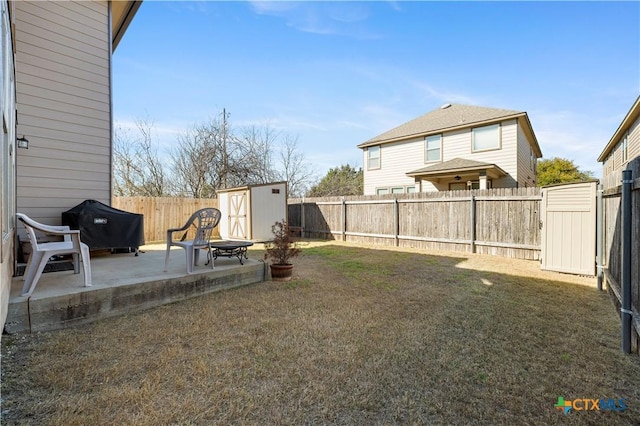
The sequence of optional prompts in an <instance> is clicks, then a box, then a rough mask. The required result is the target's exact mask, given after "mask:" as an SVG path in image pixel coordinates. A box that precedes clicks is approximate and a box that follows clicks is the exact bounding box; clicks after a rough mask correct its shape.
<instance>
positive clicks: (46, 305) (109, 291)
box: [5, 244, 267, 333]
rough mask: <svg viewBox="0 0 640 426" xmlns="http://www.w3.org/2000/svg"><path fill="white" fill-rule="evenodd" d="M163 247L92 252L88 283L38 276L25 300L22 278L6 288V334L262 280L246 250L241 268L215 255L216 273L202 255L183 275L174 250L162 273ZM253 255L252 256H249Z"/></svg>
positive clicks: (259, 264)
mask: <svg viewBox="0 0 640 426" xmlns="http://www.w3.org/2000/svg"><path fill="white" fill-rule="evenodd" d="M165 250H166V245H164V244H153V245H146V246H143V247H141V248H140V254H139V255H138V256H135V255H134V253H119V254H111V253H109V252H108V251H103V252H92V253H91V272H92V279H93V285H92V286H91V287H84V285H83V278H82V276H83V275H82V271H81V273H80V274H74V273H73V271H72V270H71V271H60V272H49V273H45V274H42V277H41V278H40V280H39V281H38V285H37V287H36V289H35V290H34V292H33V293H32V294H31V296H30V297H22V296H20V292H21V290H22V286H23V284H24V280H23V277H14V278H13V280H12V284H11V295H10V300H9V312H8V317H7V321H6V324H5V331H6V332H7V333H25V332H26V333H29V332H35V331H48V330H55V329H60V328H66V327H73V326H75V325H78V324H83V323H88V322H92V321H96V320H99V319H102V318H107V317H111V316H116V315H123V314H128V313H132V312H136V311H140V310H143V309H148V308H151V307H154V306H159V305H162V304H166V303H171V302H176V301H180V300H184V299H188V298H190V297H195V296H199V295H202V294H205V293H210V292H213V291H219V290H225V289H231V288H234V287H239V286H244V285H248V284H254V283H259V282H262V281H264V280H265V277H266V276H267V273H266V272H265V271H266V270H267V269H266V268H265V264H264V262H263V261H262V260H261V259H258V258H257V257H258V256H256V255H253V256H252V252H251V250H249V252H248V257H249V258H248V259H243V262H244V265H241V264H240V262H239V260H238V258H236V257H231V258H227V257H219V258H218V259H216V261H215V269H213V270H212V269H211V267H210V265H205V264H204V263H205V262H206V255H204V256H202V258H204V259H202V258H201V259H200V264H199V265H198V266H196V267H194V273H193V274H190V275H189V274H187V273H186V265H185V253H184V250H182V249H180V248H175V247H174V248H173V249H172V250H171V256H170V260H169V267H168V270H167V272H164V271H163V269H164V258H165ZM252 257H253V258H252Z"/></svg>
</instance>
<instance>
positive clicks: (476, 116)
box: [358, 104, 542, 157]
mask: <svg viewBox="0 0 640 426" xmlns="http://www.w3.org/2000/svg"><path fill="white" fill-rule="evenodd" d="M521 117H522V118H524V120H525V125H524V127H528V129H526V130H527V131H528V133H530V135H531V137H532V140H533V145H534V149H535V150H536V151H537V152H536V154H538V156H539V157H541V156H542V152H541V151H540V147H539V146H538V141H537V140H536V137H535V135H534V133H533V129H532V128H531V123H530V122H529V118H528V116H527V113H526V112H524V111H515V110H509V109H500V108H487V107H479V106H472V105H461V104H446V105H443V106H442V107H440V108H438V109H435V110H433V111H431V112H428V113H426V114H424V115H421V116H420V117H418V118H415V119H413V120H411V121H408V122H406V123H404V124H401V125H400V126H398V127H395V128H393V129H391V130H389V131H387V132H384V133H382V134H380V135H378V136H375V137H373V138H371V139H369V140H368V141H366V142H363V143H361V144H360V145H358V148H365V147H367V146H371V145H378V144H381V143H388V142H395V141H401V140H403V139H409V138H412V137H419V136H426V135H428V134H433V133H439V132H442V131H445V130H447V131H449V130H453V129H462V128H466V127H472V126H476V125H479V124H485V123H486V124H489V123H491V122H496V121H502V120H505V119H510V118H521Z"/></svg>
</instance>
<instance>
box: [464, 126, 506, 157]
mask: <svg viewBox="0 0 640 426" xmlns="http://www.w3.org/2000/svg"><path fill="white" fill-rule="evenodd" d="M471 134H472V136H471V137H472V139H473V147H472V150H473V152H476V151H488V150H491V149H500V125H499V124H492V125H490V126H484V127H476V128H475V129H473V130H472V131H471Z"/></svg>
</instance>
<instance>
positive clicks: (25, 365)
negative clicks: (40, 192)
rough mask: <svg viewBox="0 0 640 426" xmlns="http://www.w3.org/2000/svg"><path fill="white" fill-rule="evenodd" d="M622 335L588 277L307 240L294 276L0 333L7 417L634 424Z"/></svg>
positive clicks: (65, 421) (639, 386) (28, 420)
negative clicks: (561, 401)
mask: <svg viewBox="0 0 640 426" xmlns="http://www.w3.org/2000/svg"><path fill="white" fill-rule="evenodd" d="M259 256H260V252H259V251H258V250H254V251H253V252H250V257H256V258H257V257H259ZM619 335H620V323H619V319H618V317H617V315H616V312H615V311H614V308H613V305H612V303H611V301H610V299H609V296H608V295H607V294H606V293H599V292H598V291H597V290H596V289H595V287H594V280H593V279H587V278H581V277H574V276H567V275H562V274H555V273H549V272H543V271H540V270H539V264H538V263H537V262H531V261H518V260H510V259H504V258H500V257H490V256H480V255H466V254H459V253H458V254H456V253H440V252H438V253H436V252H425V251H418V250H406V251H402V250H396V249H379V248H377V249H374V248H371V247H358V246H355V245H344V244H338V243H328V244H327V243H325V244H312V245H307V246H306V247H304V249H303V254H302V255H301V256H300V257H299V258H298V259H297V260H296V268H295V277H294V280H293V281H291V282H289V283H276V282H266V283H261V284H257V285H252V286H249V287H245V288H240V289H235V290H231V291H225V292H219V293H214V294H209V295H207V296H204V297H200V298H197V299H192V300H189V301H186V302H180V303H175V304H172V305H166V306H162V307H159V308H155V309H152V310H148V311H145V312H142V313H139V314H132V315H129V316H124V317H119V318H112V319H109V320H105V321H101V322H98V323H94V324H91V325H88V326H82V327H78V328H75V329H70V330H63V331H57V332H49V333H39V334H33V335H27V336H6V335H5V336H3V338H2V424H38V425H40V424H57V425H89V424H92V425H100V424H110V425H111V424H136V425H160V424H202V425H208V424H259V425H264V424H282V425H287V424H291V425H299V424H348V425H354V424H355V425H365V424H367V425H369V424H385V425H388V424H490V425H500V424H504V425H516V424H531V425H533V424H536V425H537V424H576V425H577V424H594V425H601V424H607V425H624V424H638V422H640V398H639V397H640V359H639V358H638V357H637V356H631V355H625V354H623V353H622V352H621V350H620V339H619ZM559 396H562V397H564V398H565V399H567V400H572V399H578V398H589V399H599V398H615V399H616V400H617V399H619V398H625V400H626V405H627V409H626V410H625V411H622V412H611V411H574V412H571V413H569V414H568V415H564V414H562V413H561V412H558V411H557V410H556V409H555V408H554V404H555V403H556V402H557V400H558V397H559Z"/></svg>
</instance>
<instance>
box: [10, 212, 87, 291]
mask: <svg viewBox="0 0 640 426" xmlns="http://www.w3.org/2000/svg"><path fill="white" fill-rule="evenodd" d="M16 217H17V218H18V220H19V221H20V222H22V224H23V225H24V227H25V229H26V230H27V235H28V237H29V242H30V243H31V255H30V256H29V261H28V262H27V266H26V268H25V274H24V286H23V287H22V296H30V295H31V293H33V290H34V289H35V288H36V285H37V284H38V280H39V279H40V276H41V275H42V271H43V270H44V267H45V266H46V265H47V262H48V261H49V259H50V258H51V257H52V256H59V255H65V254H71V255H72V257H73V272H74V274H79V273H80V256H81V257H82V269H83V270H84V285H85V287H90V286H91V263H90V258H89V246H88V245H86V244H85V243H83V242H81V241H80V231H79V230H77V229H76V230H72V229H69V227H68V226H53V225H45V224H42V223H39V222H36V221H35V220H33V219H31V218H29V217H28V216H27V215H25V214H22V213H16ZM36 231H39V232H42V233H43V234H45V235H52V236H60V237H63V238H64V241H59V242H50V243H39V242H38V238H37V236H36Z"/></svg>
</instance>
